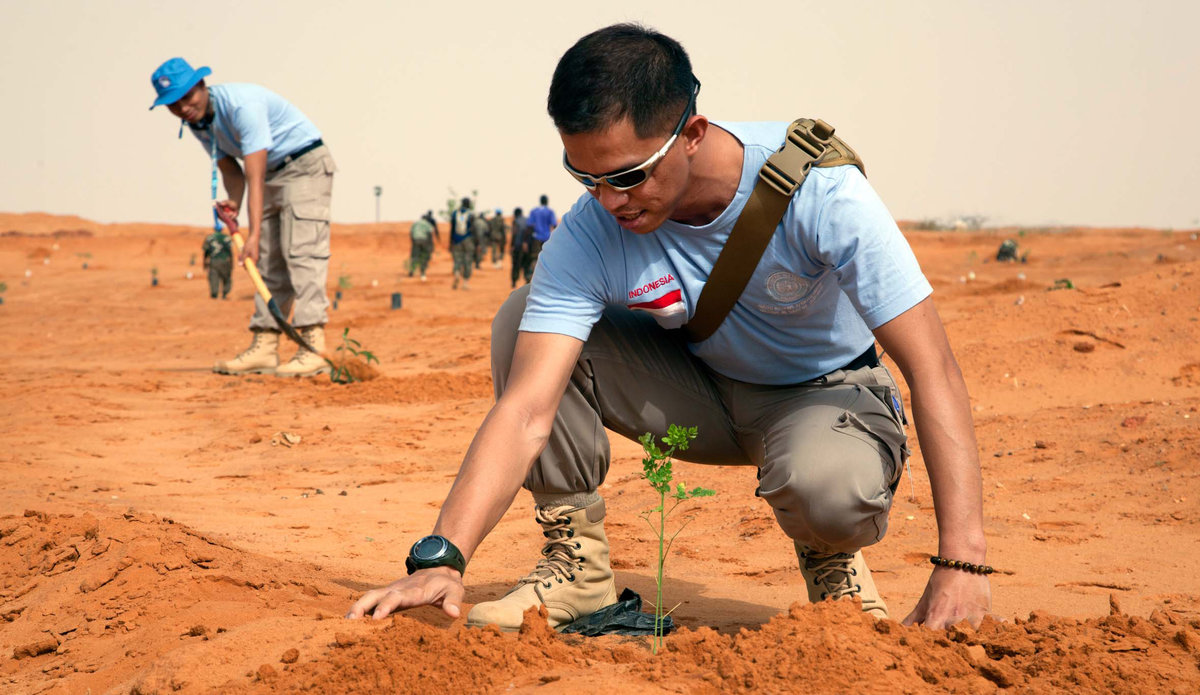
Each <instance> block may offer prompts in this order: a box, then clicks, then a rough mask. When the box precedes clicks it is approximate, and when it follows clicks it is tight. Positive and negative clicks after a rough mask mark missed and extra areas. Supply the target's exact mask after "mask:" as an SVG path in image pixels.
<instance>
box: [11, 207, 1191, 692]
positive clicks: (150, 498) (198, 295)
mask: <svg viewBox="0 0 1200 695" xmlns="http://www.w3.org/2000/svg"><path fill="white" fill-rule="evenodd" d="M5 232H15V233H8V234H5ZM334 233H335V241H334V259H333V262H332V264H331V268H330V276H331V277H330V292H331V294H332V292H333V291H334V290H335V289H336V287H337V279H338V277H339V276H343V275H344V276H346V277H347V278H348V280H349V282H350V287H349V289H346V290H344V296H343V298H342V300H341V302H340V304H339V309H338V310H337V311H335V312H333V313H332V319H331V324H330V330H329V339H330V349H332V348H334V347H336V345H337V344H338V337H339V336H340V335H341V332H342V329H343V328H345V327H349V328H350V329H351V336H352V337H354V338H356V339H357V340H359V341H361V342H362V344H363V345H364V346H365V347H366V348H368V349H370V350H371V351H372V352H374V353H375V354H376V355H377V356H378V357H379V358H380V360H381V364H380V365H378V371H379V376H378V378H376V379H373V380H371V381H366V382H362V383H354V384H350V385H337V384H332V383H330V382H329V381H328V380H327V379H324V378H321V379H314V380H307V381H292V380H282V379H276V378H274V377H269V376H256V377H248V378H240V379H239V378H230V377H223V376H219V375H216V374H213V373H211V372H210V371H209V369H210V366H211V363H212V361H213V360H215V359H218V358H224V357H229V356H232V355H233V354H235V353H236V352H238V351H239V350H241V349H242V348H243V347H244V346H245V344H246V343H247V341H248V334H247V332H246V330H245V326H246V321H247V319H248V314H249V310H250V309H249V307H250V298H251V289H250V284H249V282H247V280H246V279H245V277H244V275H242V274H240V273H239V274H238V275H236V276H235V280H234V283H235V290H234V292H233V293H232V294H231V301H224V302H223V301H212V300H210V299H208V296H207V285H206V283H205V280H204V279H203V273H202V270H201V268H200V267H199V265H198V262H199V261H198V260H197V265H196V266H191V265H189V258H190V257H191V256H192V255H193V254H197V255H198V254H199V251H200V241H201V239H202V238H203V235H204V230H203V229H202V228H185V227H180V226H168V225H149V224H128V225H101V224H96V223H93V222H90V221H88V220H83V219H80V218H66V217H54V216H50V215H37V214H30V215H0V235H2V236H0V281H4V282H6V283H7V284H8V289H7V291H6V292H5V293H4V294H3V298H4V300H5V302H4V304H3V305H2V306H0V317H2V321H3V330H2V331H0V335H3V355H4V359H5V365H6V377H7V378H6V380H5V385H4V387H3V390H2V391H0V399H2V401H0V402H2V403H3V415H4V421H5V426H4V428H3V430H2V432H3V435H0V436H2V439H0V442H2V443H3V449H2V450H0V691H2V692H5V693H43V692H45V693H88V692H90V693H96V694H99V693H106V692H113V693H155V692H163V693H165V692H176V691H178V692H189V693H190V692H262V693H282V692H297V691H300V692H314V693H350V692H431V691H435V690H448V691H461V692H491V691H499V690H511V691H514V692H526V691H529V692H532V691H534V690H537V689H540V688H542V687H544V686H547V685H548V686H549V687H551V688H555V689H564V688H570V689H572V690H574V691H579V690H580V689H582V688H586V687H588V686H592V687H604V688H606V689H610V690H611V689H615V688H622V689H624V690H627V691H630V692H700V693H705V692H711V693H716V692H798V691H801V690H810V691H814V692H858V691H862V692H889V693H890V692H914V693H923V692H971V693H975V692H979V693H986V692H994V691H996V690H998V689H1003V688H1011V689H1012V690H1014V691H1018V692H1071V693H1102V692H1151V691H1152V692H1164V693H1194V692H1200V572H1197V568H1198V566H1200V565H1198V562H1197V560H1198V559H1200V504H1198V501H1200V464H1198V463H1197V460H1198V459H1200V428H1198V427H1197V424H1198V423H1200V352H1198V351H1197V348H1196V345H1197V342H1200V241H1197V240H1196V238H1195V233H1194V232H1191V231H1186V232H1165V231H1160V230H1148V229H1119V230H1103V229H1071V230H1062V229H1055V230H1035V231H1029V232H1028V233H1026V234H1024V235H1018V231H1017V230H1012V229H1009V230H986V231H982V232H973V233H964V232H925V231H916V230H908V231H907V234H908V237H909V239H910V241H911V243H912V245H913V247H914V249H915V250H916V252H917V256H918V258H919V259H920V261H921V263H922V266H923V268H924V269H925V271H926V273H927V275H928V276H929V277H930V280H931V282H932V283H933V285H934V288H935V300H936V302H937V304H938V307H939V310H940V312H941V314H942V316H943V318H944V320H945V322H946V327H947V331H948V333H949V335H950V339H951V342H952V343H953V345H954V347H955V350H956V354H957V356H958V359H959V362H960V364H961V365H962V368H963V372H964V373H965V375H966V378H967V383H968V386H969V388H970V392H971V396H972V402H973V408H974V411H975V413H974V414H975V419H976V426H977V430H978V435H979V444H980V456H981V461H982V464H983V473H984V497H985V505H986V506H985V513H986V517H987V532H988V538H989V544H990V552H989V562H990V563H991V564H993V565H995V566H996V567H997V568H999V570H1000V572H999V573H998V574H997V575H994V577H993V581H992V590H993V597H994V610H995V615H996V618H997V619H996V620H991V619H989V620H987V621H985V623H984V624H983V625H982V626H981V627H980V628H979V629H978V630H973V629H970V628H967V627H965V626H964V627H960V628H956V629H952V630H949V631H932V630H926V629H924V628H905V627H902V626H900V625H899V624H898V623H896V622H894V621H886V622H880V623H872V622H871V621H870V620H868V619H866V618H863V617H862V616H861V615H859V614H858V613H857V612H856V611H855V609H854V606H853V605H852V604H847V603H840V604H824V605H820V606H809V605H806V603H805V601H804V588H803V582H802V579H801V578H800V575H799V571H798V570H797V568H796V565H797V563H796V558H795V556H794V554H793V553H792V552H791V550H790V543H789V542H788V541H787V539H786V538H785V537H784V536H783V535H782V533H781V532H780V531H779V529H778V528H777V527H776V525H775V523H774V521H773V517H772V515H771V513H770V510H769V509H768V507H767V506H766V504H765V503H764V502H762V501H761V500H759V499H756V498H755V497H754V496H753V490H754V486H755V482H754V472H753V470H751V469H747V468H737V467H729V468H721V467H708V466H694V465H680V466H677V467H676V475H677V477H678V478H680V479H682V480H684V481H685V482H686V483H687V484H688V485H689V486H690V485H703V486H705V487H710V488H713V489H715V490H716V491H717V497H715V498H713V499H708V500H701V501H700V502H697V503H695V504H694V505H693V506H690V507H689V508H688V511H687V512H686V514H687V515H688V516H691V517H692V518H693V521H692V522H691V525H690V526H689V527H688V528H687V530H686V531H685V532H684V534H683V535H682V536H680V542H679V543H678V544H676V548H675V551H674V552H673V554H672V556H671V560H670V562H669V563H668V566H667V575H668V578H667V585H666V588H667V600H668V601H670V602H671V603H672V604H673V603H674V602H681V605H680V606H679V608H678V610H677V611H676V612H675V616H676V617H677V619H678V621H679V622H680V623H681V624H682V625H683V626H684V629H683V630H681V631H680V632H679V633H677V634H675V635H672V636H670V637H669V638H668V639H667V649H666V651H665V652H663V653H661V654H659V655H657V656H654V655H651V653H650V651H649V648H648V644H647V641H646V640H645V639H640V638H616V637H607V638H600V639H592V640H587V639H583V638H578V637H570V638H568V637H560V636H557V635H555V634H553V633H550V632H548V631H547V629H546V628H545V626H544V624H539V623H538V622H537V620H536V618H534V619H532V620H530V621H529V622H528V623H527V628H526V630H525V631H524V632H523V633H522V634H520V635H500V634H498V633H495V632H493V631H490V630H469V629H466V628H465V627H463V626H462V624H461V622H455V623H451V622H450V621H449V620H447V619H445V618H444V617H442V616H441V614H440V612H438V611H436V610H433V609H419V610H415V611H411V612H409V613H407V614H404V615H402V616H400V617H396V618H394V619H389V620H385V621H381V622H374V621H369V620H368V621H353V622H351V621H346V620H343V619H342V618H341V617H340V616H341V615H342V614H343V613H344V612H345V610H346V609H347V608H348V607H349V605H350V603H351V602H352V601H353V600H354V599H355V598H356V597H357V596H358V595H359V594H361V592H362V591H363V590H365V589H367V588H370V587H373V586H377V585H380V584H383V583H386V582H388V581H390V580H392V579H394V578H396V577H397V576H399V575H400V574H401V573H402V572H403V564H402V560H403V557H404V555H405V553H406V552H407V549H408V546H409V545H410V544H411V543H412V541H413V540H415V539H416V538H417V537H419V536H421V535H423V534H425V533H427V532H428V531H429V529H430V528H431V526H432V524H433V521H434V519H435V517H436V515H437V512H438V507H439V505H440V503H441V501H442V499H443V498H444V495H445V493H446V491H447V489H448V487H449V485H450V482H451V479H452V478H453V477H454V474H455V471H456V470H457V467H458V464H459V462H460V460H461V456H462V453H463V451H464V450H465V448H466V445H467V443H468V442H469V441H470V437H471V435H472V434H473V432H474V430H475V428H476V427H477V426H478V424H479V422H480V421H481V419H482V418H483V416H484V414H485V413H486V412H487V409H488V407H489V406H490V403H491V400H492V398H491V378H490V375H489V371H488V330H489V323H490V320H491V316H492V314H493V312H494V311H495V310H496V308H497V307H498V306H499V304H500V303H501V302H502V301H503V299H504V297H505V296H506V294H507V292H508V288H509V284H508V271H507V268H506V269H505V270H503V271H501V270H495V269H492V268H490V267H489V266H488V264H486V263H485V267H484V268H483V269H482V270H480V271H477V275H476V277H475V278H473V280H472V283H471V289H470V290H469V291H462V290H458V291H453V290H451V289H450V259H449V254H448V253H447V252H446V251H445V249H444V248H439V249H438V251H437V252H436V254H435V257H434V262H433V266H432V268H431V271H430V273H429V281H428V282H426V283H420V282H417V281H415V280H414V279H410V278H408V277H407V276H405V275H403V274H402V272H401V269H402V266H403V262H404V259H405V258H406V257H407V253H408V242H407V225H405V224H394V225H393V224H382V225H359V226H335V230H334ZM1009 237H1012V238H1014V239H1016V240H1017V241H1018V242H1019V244H1020V251H1021V252H1022V253H1024V252H1028V254H1029V256H1028V262H1027V263H1024V264H1020V263H1017V264H1011V263H997V262H995V261H994V260H990V259H991V258H993V257H994V254H995V252H996V249H997V247H998V246H999V244H1000V242H1001V241H1002V240H1003V239H1005V238H1009ZM85 262H86V263H87V264H88V268H87V269H84V268H83V263H85ZM151 268H157V269H158V277H159V280H160V284H159V286H158V287H151V284H150V276H151ZM26 271H29V273H28V277H26ZM189 271H191V272H193V273H194V274H195V276H196V277H195V278H194V279H191V280H188V279H186V278H185V274H186V273H187V272H189ZM1062 278H1067V279H1069V280H1070V281H1071V283H1072V284H1073V285H1074V289H1060V290H1051V289H1050V288H1052V287H1053V286H1054V284H1055V281H1056V280H1059V279H1062ZM393 292H401V293H403V299H404V302H403V307H404V308H403V309H400V310H397V311H392V310H390V301H389V296H390V294H391V293H393ZM287 356H288V355H286V354H285V355H284V357H285V358H286V357H287ZM683 424H686V423H683ZM283 433H290V434H292V435H298V437H299V439H298V441H296V437H295V436H293V437H290V438H286V437H284V434H283ZM639 451H640V450H639V447H638V446H637V444H636V443H632V442H626V441H624V440H620V439H618V438H614V455H615V462H614V466H613V470H612V474H611V475H610V477H609V480H608V482H607V483H606V484H605V486H604V487H603V488H602V492H603V494H604V495H605V497H606V499H607V500H608V505H609V510H610V511H609V518H608V524H607V527H608V532H609V537H610V539H611V542H612V546H613V552H614V565H615V567H616V568H617V580H618V583H619V585H620V586H629V587H631V588H633V589H634V590H636V591H638V592H640V593H641V594H642V595H643V596H647V595H651V594H652V593H653V587H654V579H653V573H652V569H651V568H652V563H653V560H654V553H655V550H656V546H655V544H653V543H652V538H651V536H650V535H649V532H648V530H647V529H645V527H644V525H643V524H642V522H641V521H640V519H638V513H639V512H640V511H642V510H644V509H648V508H650V507H652V506H653V504H654V503H653V501H652V492H651V490H650V489H649V487H648V486H647V485H646V484H645V483H644V482H643V481H641V480H640V478H639V476H638V474H639V470H640V468H639V464H638V462H639V459H640V456H639ZM531 516H532V504H531V501H530V499H529V497H528V496H527V495H524V494H522V495H520V496H518V499H517V501H516V503H515V504H514V505H513V508H512V509H511V510H510V512H509V513H508V514H507V515H506V516H505V518H504V519H503V520H502V521H501V522H500V524H499V525H498V526H497V528H496V530H495V532H494V533H493V534H492V536H491V537H490V538H489V539H488V540H487V541H486V542H485V543H484V545H483V546H482V547H481V548H480V550H479V552H478V553H477V554H476V557H475V558H474V560H473V562H472V565H471V570H470V572H469V573H468V575H467V591H468V594H467V598H468V600H469V601H481V600H488V599H492V598H495V597H497V596H499V595H501V594H502V593H503V592H504V591H505V589H506V588H507V587H508V586H509V585H510V584H511V583H512V582H513V581H514V580H515V579H516V578H517V577H518V576H520V575H522V574H524V572H526V571H527V570H528V569H529V568H530V567H531V566H532V563H533V560H534V558H535V557H536V552H537V549H538V547H539V541H540V538H541V537H540V534H538V533H537V529H536V527H535V526H534V524H533V523H532V520H531ZM891 520H892V524H891V532H890V534H889V535H888V537H887V538H886V539H885V540H884V541H883V543H881V544H880V545H879V546H877V547H873V548H870V549H868V550H867V557H868V559H869V560H870V563H871V566H872V569H873V571H874V573H875V577H876V581H877V583H878V584H879V586H880V590H881V591H882V593H883V595H884V598H885V599H886V600H887V602H888V603H889V605H890V607H891V609H892V612H893V616H894V617H896V618H903V617H904V615H906V614H907V612H908V611H909V610H911V609H912V607H913V606H914V604H915V603H916V600H917V598H918V597H919V596H920V593H921V590H922V588H923V586H924V583H925V580H926V579H927V577H928V572H929V564H928V560H927V558H928V554H929V553H930V552H931V551H933V550H935V549H936V547H937V546H936V528H935V524H934V518H933V513H932V505H931V501H930V493H929V484H928V478H927V476H926V474H925V469H924V466H923V462H922V459H921V455H920V448H919V447H915V454H914V457H913V466H912V478H911V480H910V479H909V478H907V477H906V478H905V479H904V480H903V481H902V483H901V488H900V493H899V494H898V495H897V500H896V504H895V508H894V510H893V512H892V517H891Z"/></svg>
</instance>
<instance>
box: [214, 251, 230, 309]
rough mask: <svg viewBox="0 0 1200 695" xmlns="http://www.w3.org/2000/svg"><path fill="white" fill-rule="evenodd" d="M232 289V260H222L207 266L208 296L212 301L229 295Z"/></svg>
mask: <svg viewBox="0 0 1200 695" xmlns="http://www.w3.org/2000/svg"><path fill="white" fill-rule="evenodd" d="M232 287H233V259H232V258H224V259H220V260H215V261H211V262H209V264H208V294H209V296H211V297H212V298H213V299H216V298H217V295H218V294H219V295H221V296H222V297H224V296H226V295H228V294H229V290H230V289H231V288H232Z"/></svg>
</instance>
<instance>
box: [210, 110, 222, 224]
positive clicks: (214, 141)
mask: <svg viewBox="0 0 1200 695" xmlns="http://www.w3.org/2000/svg"><path fill="white" fill-rule="evenodd" d="M208 134H209V138H210V139H211V140H212V147H211V148H210V151H211V158H212V202H213V205H212V214H213V231H214V232H219V231H221V218H220V216H218V215H217V122H216V119H213V121H212V123H209V124H208Z"/></svg>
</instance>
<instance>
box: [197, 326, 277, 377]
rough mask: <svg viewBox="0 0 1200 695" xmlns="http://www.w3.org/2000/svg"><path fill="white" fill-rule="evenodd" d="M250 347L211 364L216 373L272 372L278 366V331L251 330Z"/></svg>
mask: <svg viewBox="0 0 1200 695" xmlns="http://www.w3.org/2000/svg"><path fill="white" fill-rule="evenodd" d="M251 335H253V336H254V338H253V340H251V342H250V347H248V348H246V349H245V350H243V351H242V354H240V355H238V356H237V357H234V358H233V359H231V360H219V361H218V362H217V363H216V364H214V365H213V371H214V372H216V373H217V374H233V375H239V374H274V373H275V369H276V367H278V366H279V333H277V332H276V331H252V332H251Z"/></svg>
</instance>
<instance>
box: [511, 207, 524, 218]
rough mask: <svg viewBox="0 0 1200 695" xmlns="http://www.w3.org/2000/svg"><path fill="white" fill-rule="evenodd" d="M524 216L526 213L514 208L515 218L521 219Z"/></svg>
mask: <svg viewBox="0 0 1200 695" xmlns="http://www.w3.org/2000/svg"><path fill="white" fill-rule="evenodd" d="M523 214H525V213H524V212H522V211H521V208H513V217H520V216H521V215H523Z"/></svg>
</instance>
